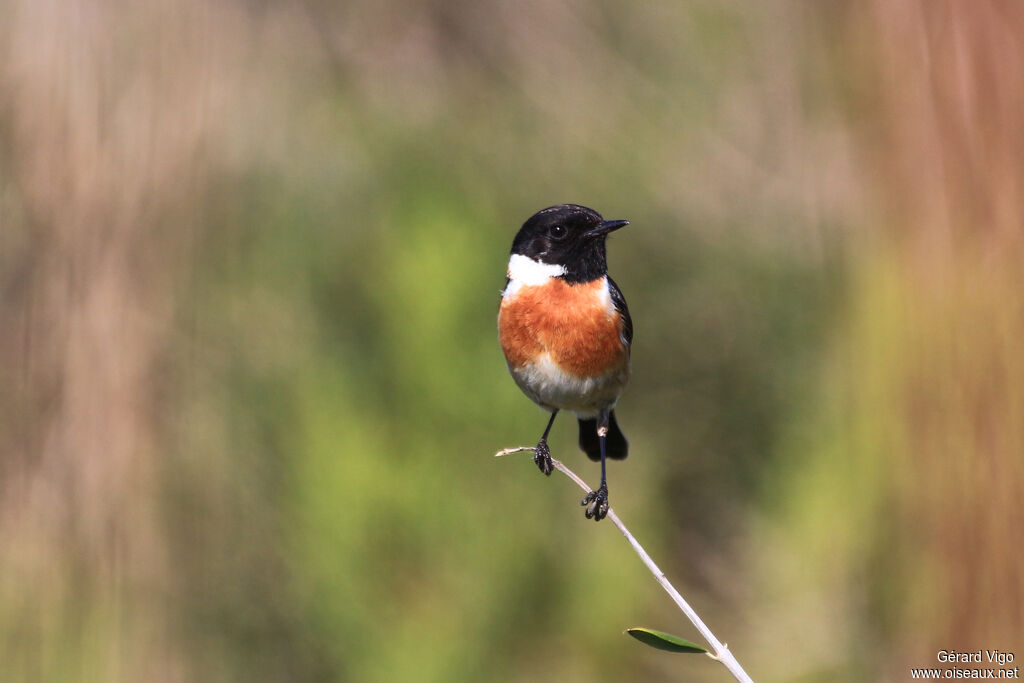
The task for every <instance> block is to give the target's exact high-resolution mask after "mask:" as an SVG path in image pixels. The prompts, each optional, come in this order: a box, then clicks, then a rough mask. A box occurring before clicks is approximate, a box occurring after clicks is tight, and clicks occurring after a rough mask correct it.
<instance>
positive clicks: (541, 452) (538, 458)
mask: <svg viewBox="0 0 1024 683" xmlns="http://www.w3.org/2000/svg"><path fill="white" fill-rule="evenodd" d="M556 415H558V409H557V408H556V409H555V410H553V411H551V419H550V420H548V426H547V427H545V428H544V435H543V436H542V437H540V441H538V442H537V447H536V448H535V449H533V461H534V462H535V463H537V467H539V468H540V471H541V472H543V473H544V474H545V475H546V476H549V477H550V476H551V471H552V470H553V469H555V465H554V463H552V462H551V449H550V448H548V432H550V431H551V425H553V424H555V416H556Z"/></svg>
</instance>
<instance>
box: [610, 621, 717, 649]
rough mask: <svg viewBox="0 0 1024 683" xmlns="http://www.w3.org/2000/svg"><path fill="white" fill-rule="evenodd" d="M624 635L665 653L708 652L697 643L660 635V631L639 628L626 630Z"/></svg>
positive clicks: (663, 634) (667, 634)
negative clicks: (626, 634)
mask: <svg viewBox="0 0 1024 683" xmlns="http://www.w3.org/2000/svg"><path fill="white" fill-rule="evenodd" d="M626 633H628V634H629V635H631V636H633V637H634V638H636V639H637V640H639V641H640V642H641V643H643V644H645V645H650V646H651V647H655V648H658V649H659V650H665V651H666V652H690V653H701V652H703V653H707V651H708V650H707V648H704V647H701V646H700V645H698V644H697V643H691V642H690V641H688V640H683V639H682V638H680V637H678V636H674V635H672V634H671V633H662V632H661V631H655V630H654V629H649V628H640V627H635V628H627V629H626Z"/></svg>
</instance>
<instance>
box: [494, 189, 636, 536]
mask: <svg viewBox="0 0 1024 683" xmlns="http://www.w3.org/2000/svg"><path fill="white" fill-rule="evenodd" d="M626 225H629V221H627V220H604V218H602V216H601V214H599V213H598V212H597V211H594V210H593V209H589V208H587V207H585V206H580V205H579V204H558V205H556V206H550V207H548V208H546V209H541V210H540V211H538V212H537V213H535V214H533V215H532V216H531V217H530V218H529V219H528V220H527V221H526V222H525V223H523V225H522V227H521V228H520V229H519V232H518V233H516V236H515V239H513V241H512V250H511V253H510V255H509V261H508V270H507V272H506V279H505V289H504V290H503V291H502V293H501V303H500V306H499V309H498V337H499V341H500V343H501V349H502V351H503V352H504V354H505V360H506V363H507V365H508V369H509V372H510V373H511V375H512V378H513V379H514V380H515V383H516V384H517V385H518V386H519V388H520V389H521V390H522V392H523V393H524V394H526V395H527V396H528V397H529V398H530V399H531V400H533V402H534V403H536V404H537V405H539V406H540V407H541V408H543V409H544V410H546V411H548V412H550V413H551V417H550V418H549V419H548V422H547V426H546V427H545V428H544V433H543V434H542V435H541V437H540V441H538V442H537V446H536V448H535V449H534V457H533V460H534V462H535V463H536V465H537V467H539V468H540V471H541V472H543V473H544V474H545V475H547V476H550V475H551V471H552V469H553V463H552V460H551V449H550V448H549V446H548V443H547V439H548V434H549V433H550V432H551V426H552V425H553V424H554V422H555V417H556V416H557V415H558V413H559V411H563V410H564V411H569V412H572V413H574V414H575V415H576V418H577V421H578V426H579V447H580V450H582V451H583V452H584V453H586V454H587V456H588V457H589V458H590V459H591V460H594V461H598V460H599V461H600V462H601V485H600V486H599V487H598V488H597V489H596V490H591V491H590V492H589V493H587V495H586V497H584V498H583V500H582V502H581V505H582V506H583V507H584V508H585V510H584V514H585V516H586V518H587V519H594V520H595V521H600V520H602V519H604V517H605V516H606V515H607V514H608V510H609V507H610V506H609V502H608V480H607V476H606V469H605V460H606V459H608V458H611V459H613V460H622V459H625V457H626V456H627V455H628V454H629V442H628V441H627V440H626V437H625V436H623V434H622V430H621V429H619V425H618V422H617V421H616V419H615V406H616V404H617V403H618V400H619V397H620V396H621V395H622V392H623V390H624V389H625V388H626V384H627V383H628V382H629V377H630V358H629V357H630V348H631V346H632V343H633V321H632V318H631V317H630V315H629V307H628V306H627V305H626V299H625V297H624V296H623V295H622V291H621V290H620V289H619V287H618V285H616V284H615V281H614V280H612V278H611V277H610V276H609V275H608V263H607V257H606V241H607V239H608V235H609V234H610V233H611V232H613V231H615V230H619V229H620V228H623V227H625V226H626Z"/></svg>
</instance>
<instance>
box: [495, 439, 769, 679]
mask: <svg viewBox="0 0 1024 683" xmlns="http://www.w3.org/2000/svg"><path fill="white" fill-rule="evenodd" d="M523 451H531V452H532V451H533V447H532V446H518V447H516V448H506V449H504V450H500V451H498V452H497V453H495V454H494V457H500V456H502V455H511V454H512V453H520V452H523ZM551 460H552V462H553V463H554V466H555V469H556V470H558V471H559V472H561V473H562V474H564V475H565V476H567V477H569V478H570V479H572V480H573V481H574V482H576V484H577V485H578V486H579V487H580V488H581V489H583V490H584V491H587V492H589V491H590V490H591V489H590V487H589V486H587V484H586V482H585V481H583V480H582V479H580V478H579V477H578V476H576V473H575V472H573V471H572V470H570V469H569V468H568V467H566V466H565V465H563V464H562V462H561V461H560V460H555V459H554V458H552V459H551ZM608 519H610V520H612V524H614V525H615V526H616V528H618V530H619V531H621V532H622V535H623V536H625V537H626V540H627V541H629V545H631V546H632V547H633V550H634V551H635V552H636V554H637V555H639V556H640V559H641V560H643V563H644V564H645V565H646V566H647V569H649V570H650V572H651V574H653V575H654V578H655V580H656V581H657V582H658V583H660V584H661V587H662V588H664V589H665V592H666V593H668V594H669V595H670V596H671V597H672V600H674V601H675V603H676V604H677V605H679V609H681V610H682V611H683V614H685V615H686V618H687V619H689V620H690V621H691V622H692V623H693V625H694V626H696V627H697V630H698V631H700V634H701V635H702V636H704V640H706V641H707V642H708V644H709V645H710V646H711V649H712V651H713V652H714V654H712V653H710V652H709V653H708V656H709V657H711V658H712V659H715V660H718V661H719V662H721V663H722V665H723V666H725V668H726V669H728V670H729V673H731V674H732V675H733V676H734V677H735V678H736V680H737V681H742V682H743V683H753V680H752V679H751V678H750V676H748V675H747V672H746V671H744V670H743V667H742V666H740V663H739V662H737V661H736V658H735V657H733V655H732V652H731V651H730V650H729V647H728V646H727V645H723V644H722V643H721V641H719V640H718V638H716V637H715V634H714V633H712V632H711V629H710V628H708V627H707V625H706V624H705V623H704V620H703V619H701V618H700V617H699V616H698V615H697V613H696V612H695V611H694V610H693V608H692V607H690V603H688V602H686V600H685V599H684V598H683V596H682V595H680V594H679V591H677V590H676V588H675V586H673V585H672V584H671V582H669V580H668V579H667V578H666V577H665V572H663V571H661V569H659V568H658V565H656V564H655V563H654V560H652V559H651V556H650V555H648V554H647V551H646V550H644V548H643V546H642V545H640V543H639V542H638V541H637V540H636V538H634V537H633V534H631V533H629V529H627V528H626V525H625V524H623V523H622V520H621V519H619V516H618V515H617V514H615V510H612V509H609V510H608Z"/></svg>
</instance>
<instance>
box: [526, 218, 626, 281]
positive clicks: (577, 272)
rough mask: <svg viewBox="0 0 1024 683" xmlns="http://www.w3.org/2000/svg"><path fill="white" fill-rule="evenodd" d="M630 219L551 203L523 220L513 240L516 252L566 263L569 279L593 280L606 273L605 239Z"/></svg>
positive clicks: (535, 258)
mask: <svg viewBox="0 0 1024 683" xmlns="http://www.w3.org/2000/svg"><path fill="white" fill-rule="evenodd" d="M628 224H629V221H606V220H604V219H603V218H601V214H599V213H598V212H597V211H594V210H593V209H588V208H587V207H585V206H580V205H578V204H559V205H558V206H549V207H548V208H546V209H541V210H540V211H538V212H537V213H535V214H533V215H532V216H531V217H530V219H529V220H527V221H526V222H525V223H523V227H522V228H520V229H519V233H518V234H516V238H515V239H514V240H513V241H512V253H513V254H522V255H523V256H527V257H529V258H531V259H534V260H536V261H540V262H542V263H550V264H554V265H559V266H562V267H563V268H564V269H565V274H564V275H562V277H563V278H564V279H566V280H568V281H569V282H590V281H591V280H594V279H596V278H599V277H602V276H603V275H606V274H607V272H608V263H607V261H606V260H605V248H604V247H605V239H606V238H607V237H608V233H610V232H611V231H613V230H618V229H619V228H621V227H623V226H625V225H628Z"/></svg>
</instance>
